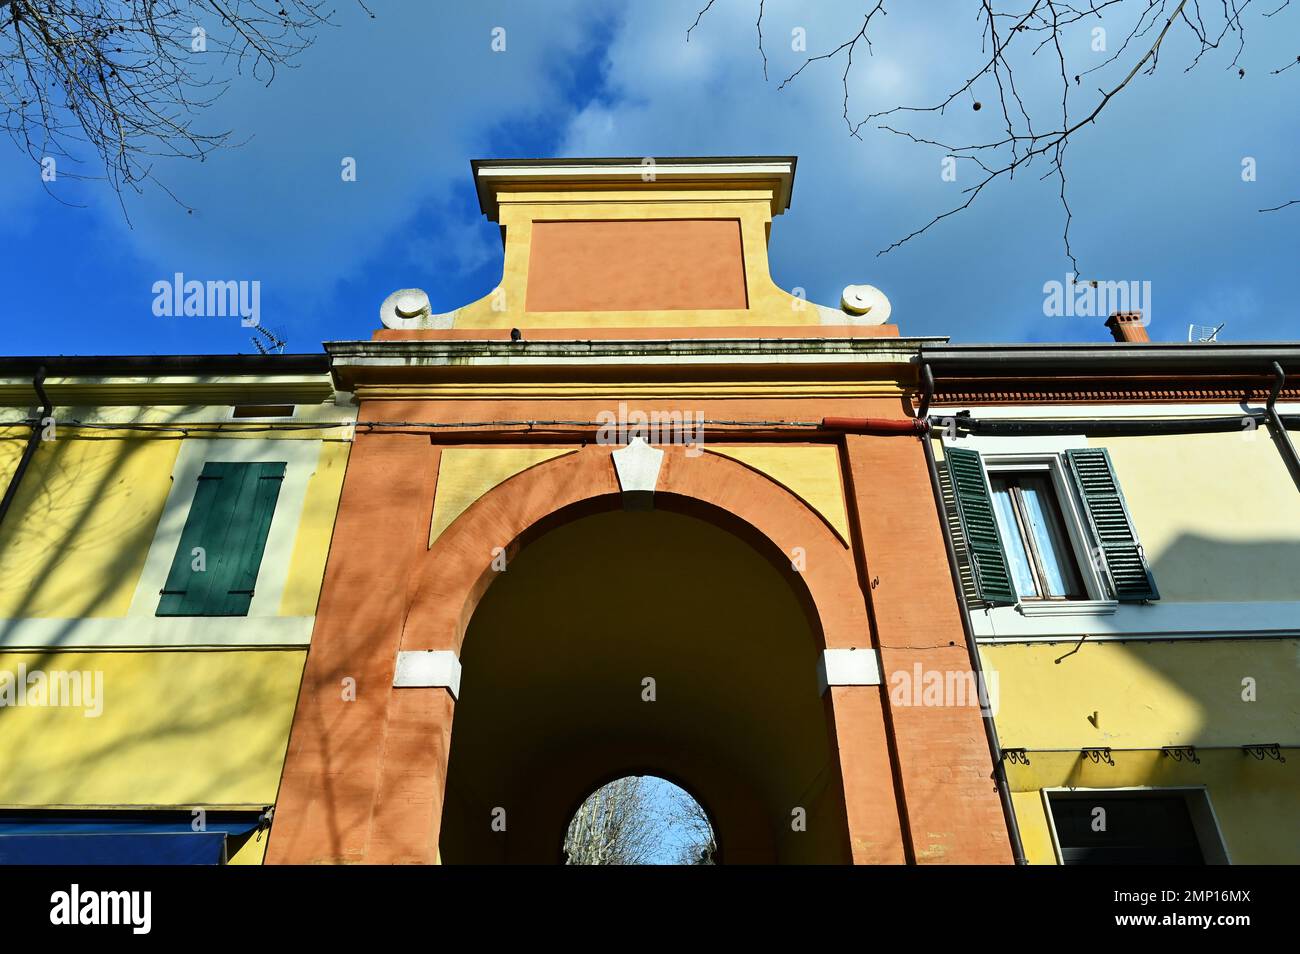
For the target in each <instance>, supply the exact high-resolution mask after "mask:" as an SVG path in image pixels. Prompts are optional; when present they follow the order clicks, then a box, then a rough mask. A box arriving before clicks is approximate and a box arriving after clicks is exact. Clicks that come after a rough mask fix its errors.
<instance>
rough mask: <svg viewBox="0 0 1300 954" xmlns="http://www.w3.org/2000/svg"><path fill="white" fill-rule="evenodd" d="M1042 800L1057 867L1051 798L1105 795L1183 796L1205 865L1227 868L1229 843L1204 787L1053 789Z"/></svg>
mask: <svg viewBox="0 0 1300 954" xmlns="http://www.w3.org/2000/svg"><path fill="white" fill-rule="evenodd" d="M1039 794H1040V796H1041V798H1042V801H1043V813H1044V814H1045V815H1046V816H1047V831H1048V834H1050V835H1051V837H1052V855H1053V857H1054V859H1055V861H1056V864H1058V865H1062V866H1064V865H1065V861H1064V858H1063V856H1062V854H1061V841H1060V838H1059V837H1058V836H1057V832H1056V817H1055V816H1054V815H1053V814H1052V800H1051V797H1050V796H1052V795H1067V796H1072V797H1079V798H1083V797H1086V796H1087V795H1090V794H1095V795H1098V796H1105V795H1117V796H1123V795H1130V796H1131V795H1138V796H1141V795H1150V796H1153V797H1158V796H1161V795H1165V796H1168V795H1182V797H1183V799H1184V801H1185V802H1186V804H1187V811H1188V814H1189V815H1191V819H1192V829H1193V830H1194V831H1195V833H1196V841H1197V846H1198V847H1199V848H1200V849H1201V856H1202V857H1203V858H1204V859H1205V864H1206V865H1207V866H1209V865H1230V864H1232V858H1231V856H1229V854H1228V842H1227V839H1225V838H1224V837H1223V827H1222V826H1221V825H1220V824H1219V816H1218V814H1217V813H1216V812H1215V811H1214V802H1213V800H1212V799H1211V798H1210V789H1209V786H1206V785H1124V786H1116V787H1114V788H1095V787H1089V786H1077V787H1075V788H1070V787H1069V786H1062V785H1057V786H1052V787H1049V788H1042V789H1039Z"/></svg>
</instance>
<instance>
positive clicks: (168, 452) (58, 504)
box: [0, 437, 181, 618]
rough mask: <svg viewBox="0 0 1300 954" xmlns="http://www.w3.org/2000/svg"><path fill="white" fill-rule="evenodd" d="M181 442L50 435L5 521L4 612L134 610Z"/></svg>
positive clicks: (0, 550)
mask: <svg viewBox="0 0 1300 954" xmlns="http://www.w3.org/2000/svg"><path fill="white" fill-rule="evenodd" d="M180 444H181V442H180V441H177V440H148V439H110V440H78V439H75V438H72V437H64V438H59V439H57V440H54V441H43V442H42V443H41V444H40V445H39V449H38V450H37V452H36V454H35V456H34V457H33V458H32V462H31V465H30V466H29V467H28V469H27V473H26V474H25V475H24V476H23V481H22V484H21V485H20V486H19V489H18V495H17V496H16V497H15V498H14V502H13V507H12V509H11V510H10V512H9V515H8V517H7V518H6V520H5V522H4V524H3V526H0V618H13V617H58V618H69V617H87V616H91V617H95V616H124V615H126V611H127V608H128V607H129V606H130V603H131V596H132V593H133V592H134V590H135V586H136V582H137V580H138V579H139V577H140V571H141V569H142V568H143V567H144V561H145V557H146V556H147V555H148V552H149V545H150V544H151V543H152V542H153V536H154V531H155V529H156V527H157V526H158V518H159V516H160V515H161V514H162V509H163V504H164V503H165V502H166V499H167V493H168V491H169V490H170V489H171V474H172V465H173V464H174V463H175V460H176V454H177V451H178V449H179V448H180Z"/></svg>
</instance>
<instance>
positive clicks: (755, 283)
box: [454, 182, 848, 328]
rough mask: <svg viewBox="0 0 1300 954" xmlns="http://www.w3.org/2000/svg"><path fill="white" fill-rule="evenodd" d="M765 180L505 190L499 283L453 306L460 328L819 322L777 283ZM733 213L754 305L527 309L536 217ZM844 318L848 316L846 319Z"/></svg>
mask: <svg viewBox="0 0 1300 954" xmlns="http://www.w3.org/2000/svg"><path fill="white" fill-rule="evenodd" d="M776 188H777V186H776V183H775V182H773V183H771V184H770V185H764V184H759V183H731V184H729V185H722V184H719V185H718V186H717V187H715V188H708V189H664V188H657V187H656V188H651V187H641V188H629V187H627V186H621V187H619V189H618V192H619V193H621V194H618V195H615V194H614V192H612V191H611V190H609V189H605V190H599V189H596V190H592V189H581V188H578V189H566V188H556V189H551V190H540V189H531V190H519V191H502V192H501V193H499V194H498V196H497V199H498V201H499V202H500V209H501V211H500V221H501V225H502V226H503V227H504V228H505V241H506V247H505V262H504V265H503V267H502V277H501V282H500V284H499V285H498V286H497V288H495V289H493V291H492V292H490V293H489V294H487V295H485V296H484V297H483V298H481V299H479V300H478V301H475V302H472V303H470V304H468V305H466V306H464V307H463V308H460V309H457V310H456V312H455V318H454V322H455V326H456V327H457V328H511V327H531V328H577V327H607V328H643V327H665V328H689V327H701V326H706V327H724V326H728V325H745V324H767V325H817V324H820V323H821V317H820V314H819V313H818V311H817V309H816V308H815V307H813V306H812V305H810V304H809V303H808V302H807V301H805V300H804V299H801V298H798V297H796V296H794V295H791V294H789V293H788V292H786V291H784V290H782V289H780V288H778V287H777V286H776V284H775V283H774V282H773V281H772V277H771V273H770V271H769V269H768V257H767V240H768V229H769V227H770V225H771V221H772V209H773V204H774V196H775V190H776ZM542 219H544V220H546V221H564V220H594V219H623V220H629V219H729V220H736V221H738V222H739V223H740V229H741V250H742V255H743V263H744V269H745V285H746V290H747V294H748V300H749V307H748V308H743V309H708V310H691V309H683V310H675V311H591V312H527V311H525V301H526V298H527V293H526V289H527V279H528V262H529V247H530V243H531V241H532V225H533V222H534V221H537V220H542ZM845 323H846V324H847V323H848V321H847V319H846V321H845Z"/></svg>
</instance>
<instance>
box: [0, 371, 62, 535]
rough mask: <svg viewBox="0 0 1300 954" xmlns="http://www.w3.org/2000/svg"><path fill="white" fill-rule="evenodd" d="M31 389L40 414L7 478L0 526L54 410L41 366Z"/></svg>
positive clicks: (1, 502)
mask: <svg viewBox="0 0 1300 954" xmlns="http://www.w3.org/2000/svg"><path fill="white" fill-rule="evenodd" d="M32 387H33V388H35V389H36V396H37V397H38V398H39V399H40V402H41V408H40V412H39V413H38V414H37V415H36V420H35V421H34V422H33V423H32V432H31V434H29V435H28V437H27V446H26V447H24V448H23V456H22V457H20V458H19V459H18V466H17V467H15V468H14V473H13V476H12V477H10V478H9V486H8V487H6V488H5V495H4V498H3V499H0V525H3V523H4V520H5V517H6V516H8V514H9V507H10V506H11V505H12V504H13V502H14V498H15V497H16V496H18V485H19V484H20V483H21V482H22V479H23V474H25V473H27V467H28V465H29V464H30V463H31V462H32V458H33V457H34V456H35V455H36V448H37V447H38V446H39V445H40V442H41V428H42V427H43V426H44V421H45V420H46V418H48V417H49V416H50V412H51V411H53V410H54V408H53V406H52V405H51V404H50V398H49V396H48V395H47V394H46V393H45V367H44V366H43V365H42V366H41V367H40V368H38V369H37V371H36V377H35V378H33V379H32Z"/></svg>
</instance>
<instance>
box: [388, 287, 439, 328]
mask: <svg viewBox="0 0 1300 954" xmlns="http://www.w3.org/2000/svg"><path fill="white" fill-rule="evenodd" d="M430 311H431V308H430V306H429V296H428V295H426V294H425V293H424V291H423V290H421V289H419V288H399V289H398V290H397V291H395V292H393V293H392V294H391V295H389V296H388V297H387V298H385V299H384V303H383V304H382V305H380V306H379V320H380V321H381V322H383V325H384V327H385V328H420V327H422V326H423V325H424V324H425V319H427V318H428V317H429V312H430Z"/></svg>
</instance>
